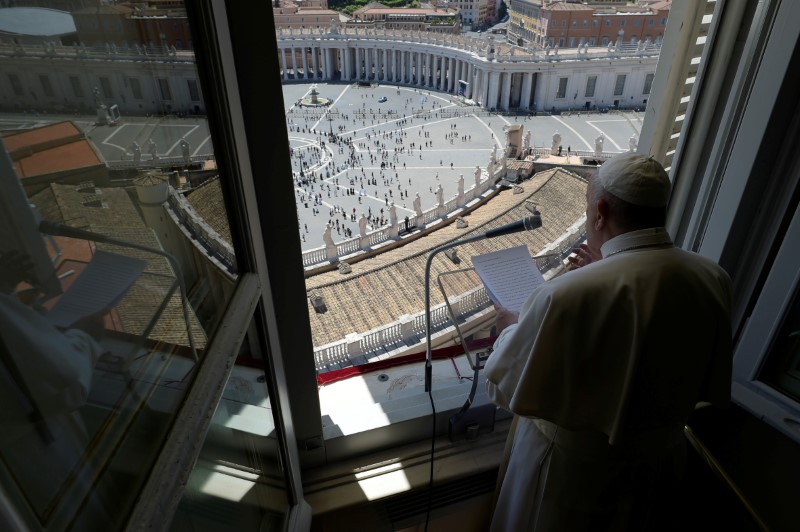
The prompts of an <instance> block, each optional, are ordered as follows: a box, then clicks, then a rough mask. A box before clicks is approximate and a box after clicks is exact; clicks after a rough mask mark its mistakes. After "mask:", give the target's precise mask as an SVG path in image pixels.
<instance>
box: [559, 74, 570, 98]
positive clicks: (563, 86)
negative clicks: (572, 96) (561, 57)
mask: <svg viewBox="0 0 800 532" xmlns="http://www.w3.org/2000/svg"><path fill="white" fill-rule="evenodd" d="M568 79H569V78H558V91H556V98H566V96H567V80H568Z"/></svg>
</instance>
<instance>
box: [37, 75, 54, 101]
mask: <svg viewBox="0 0 800 532" xmlns="http://www.w3.org/2000/svg"><path fill="white" fill-rule="evenodd" d="M39 83H41V84H42V92H44V95H45V96H49V97H52V96H53V95H54V93H53V84H52V83H51V82H50V77H49V76H47V75H46V74H41V75H39Z"/></svg>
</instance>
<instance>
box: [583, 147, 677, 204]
mask: <svg viewBox="0 0 800 532" xmlns="http://www.w3.org/2000/svg"><path fill="white" fill-rule="evenodd" d="M597 180H598V182H599V183H600V185H601V186H602V187H603V188H604V189H605V190H606V192H610V193H611V194H613V195H615V196H616V197H618V198H619V199H621V200H624V201H627V202H628V203H632V204H633V205H640V206H642V207H664V206H666V205H667V202H668V201H669V194H670V188H671V184H670V181H669V176H667V172H666V171H664V167H663V166H661V164H660V163H659V162H658V161H656V160H655V159H653V158H652V157H647V156H645V155H641V154H638V153H629V152H626V153H621V154H619V155H615V156H614V157H612V158H611V159H609V160H607V161H606V162H604V163H603V164H602V165H601V166H600V169H599V170H598V172H597Z"/></svg>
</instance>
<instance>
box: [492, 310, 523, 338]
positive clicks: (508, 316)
mask: <svg viewBox="0 0 800 532" xmlns="http://www.w3.org/2000/svg"><path fill="white" fill-rule="evenodd" d="M494 309H495V311H496V312H495V315H494V323H495V328H496V330H497V332H496V334H500V333H501V332H503V329H505V328H506V327H508V326H509V325H511V324H512V323H517V321H519V313H518V312H511V311H510V310H508V309H507V308H503V307H500V306H498V305H497V304H495V306H494Z"/></svg>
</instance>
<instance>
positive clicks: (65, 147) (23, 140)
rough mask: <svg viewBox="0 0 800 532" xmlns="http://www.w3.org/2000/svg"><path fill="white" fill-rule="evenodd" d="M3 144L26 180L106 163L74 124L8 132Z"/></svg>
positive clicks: (63, 123)
mask: <svg viewBox="0 0 800 532" xmlns="http://www.w3.org/2000/svg"><path fill="white" fill-rule="evenodd" d="M3 143H4V144H5V145H6V149H7V150H8V153H9V155H10V156H11V160H12V161H13V162H14V166H15V168H16V171H17V175H18V176H19V177H20V179H22V180H24V179H25V178H28V177H34V176H40V175H46V174H53V173H57V172H63V171H70V170H74V169H76V168H88V167H92V166H99V165H102V164H103V161H102V159H100V157H99V156H98V154H97V152H95V150H94V148H92V145H91V144H90V143H89V141H87V140H86V139H85V138H84V136H83V133H82V132H81V131H80V129H78V128H77V126H75V124H73V123H72V122H59V123H57V124H52V125H49V126H44V127H40V128H36V129H30V130H27V131H23V132H19V133H17V132H13V133H5V134H3Z"/></svg>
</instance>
